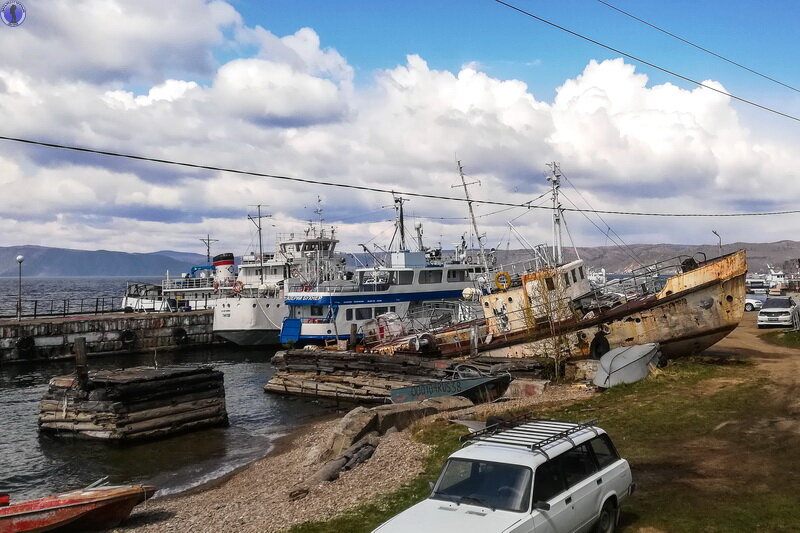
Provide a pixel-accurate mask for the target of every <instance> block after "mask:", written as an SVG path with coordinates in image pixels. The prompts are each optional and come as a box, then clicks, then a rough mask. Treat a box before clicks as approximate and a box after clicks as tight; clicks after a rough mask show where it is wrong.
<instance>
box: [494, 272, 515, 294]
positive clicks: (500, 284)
mask: <svg viewBox="0 0 800 533" xmlns="http://www.w3.org/2000/svg"><path fill="white" fill-rule="evenodd" d="M494 285H495V287H497V288H498V289H500V290H501V291H504V290H506V289H507V288H509V287H510V286H511V274H509V273H508V272H505V271H504V272H498V273H497V274H495V275H494Z"/></svg>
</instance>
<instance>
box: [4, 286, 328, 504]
mask: <svg viewBox="0 0 800 533" xmlns="http://www.w3.org/2000/svg"><path fill="white" fill-rule="evenodd" d="M8 281H9V280H8V278H6V279H4V280H0V295H3V294H7V293H8V291H7V290H6V289H7V287H8V286H9V283H8ZM11 281H12V283H10V286H12V287H14V288H16V280H11ZM26 284H27V285H28V286H29V287H30V288H31V291H33V292H35V293H36V294H41V295H50V294H58V295H59V296H60V297H63V298H81V297H83V296H84V295H86V293H87V292H88V293H90V294H98V293H101V294H108V295H109V296H110V295H119V294H121V292H122V291H124V287H125V280H124V279H121V278H71V279H70V278H66V279H57V280H46V279H31V280H27V281H26ZM273 354H274V349H264V348H262V349H239V348H199V349H198V348H186V349H184V350H180V351H174V352H161V353H159V354H158V362H159V364H160V365H172V364H175V365H193V364H206V365H210V366H213V367H214V368H216V369H218V370H221V371H222V372H224V374H225V392H226V404H227V409H228V416H229V419H230V426H229V427H226V428H215V429H208V430H203V431H197V432H193V433H187V434H184V435H179V436H175V437H171V438H168V439H162V440H156V441H151V442H146V443H141V444H129V445H115V444H109V443H104V442H90V441H81V440H72V439H61V438H58V439H57V438H54V437H48V436H40V435H39V432H38V426H37V417H38V402H39V400H40V399H41V397H42V395H43V394H44V393H45V391H46V390H47V384H48V382H49V380H50V378H51V377H53V376H56V375H62V374H69V373H71V372H72V370H73V364H72V363H70V362H60V363H46V364H36V365H32V364H25V365H23V364H8V365H4V366H0V492H9V493H11V494H12V498H13V499H14V500H17V501H19V500H20V499H27V498H33V497H39V496H44V495H48V494H52V493H54V492H59V491H64V490H68V489H73V488H77V487H81V486H85V485H88V484H89V483H92V482H93V481H95V480H97V479H99V478H101V477H104V476H109V481H111V482H112V483H143V482H146V483H151V484H154V485H156V486H158V487H161V489H162V494H163V493H174V492H178V491H181V490H185V489H188V488H191V487H194V486H197V485H199V484H202V483H204V482H206V481H210V480H213V479H215V478H218V477H220V476H222V475H224V474H226V473H228V472H230V471H232V470H234V469H235V468H237V467H240V466H243V465H245V464H247V463H249V462H252V461H253V460H255V459H258V458H260V457H263V456H264V455H266V454H267V453H268V452H269V450H270V449H271V448H272V447H273V446H274V443H275V440H276V439H277V438H279V437H280V436H282V435H285V434H287V433H289V432H291V431H292V430H293V429H295V428H297V427H298V426H300V425H302V424H304V423H307V422H310V421H312V420H314V419H316V418H318V417H320V416H322V415H324V414H326V413H329V412H330V408H328V407H324V406H321V405H318V404H316V403H312V402H309V401H305V400H294V399H287V398H283V397H279V396H274V395H268V394H266V393H264V390H263V386H264V384H266V382H267V380H268V379H269V378H270V376H271V375H272V372H273V370H272V366H271V365H270V364H269V359H270V357H271V356H272V355H273ZM152 357H153V356H152V354H124V355H114V356H105V357H98V358H90V359H89V367H90V369H97V370H99V369H115V368H129V367H133V366H141V365H152V363H153V360H152Z"/></svg>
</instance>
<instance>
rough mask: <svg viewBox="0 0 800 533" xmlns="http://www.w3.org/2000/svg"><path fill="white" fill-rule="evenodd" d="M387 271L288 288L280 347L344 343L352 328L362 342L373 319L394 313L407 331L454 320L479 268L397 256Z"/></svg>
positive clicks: (362, 272) (411, 255) (414, 255)
mask: <svg viewBox="0 0 800 533" xmlns="http://www.w3.org/2000/svg"><path fill="white" fill-rule="evenodd" d="M390 258H391V266H383V265H381V266H375V267H371V268H359V269H357V270H356V271H355V275H354V276H353V278H352V279H350V280H331V281H323V282H320V283H315V284H309V283H308V282H302V283H300V282H294V281H289V282H288V288H287V290H286V306H287V308H288V317H287V318H285V319H284V321H283V327H282V329H281V337H280V340H281V342H282V343H295V344H303V343H314V342H322V341H332V340H337V339H347V338H349V336H350V330H351V327H352V325H353V324H355V325H356V328H357V332H358V333H357V334H358V336H359V337H363V336H364V334H365V328H366V327H369V326H373V325H375V324H376V321H375V320H374V319H375V318H377V317H378V316H381V315H384V314H387V313H394V314H395V316H399V317H401V318H402V319H403V320H404V322H405V323H406V324H407V325H410V326H412V327H414V328H415V329H416V328H427V327H430V326H432V325H433V326H435V325H443V324H446V323H448V322H449V321H451V320H453V319H455V320H459V319H461V318H463V317H459V316H457V315H458V313H459V311H460V310H461V309H463V302H460V299H461V296H462V292H463V290H464V289H465V288H467V287H474V286H475V282H476V278H477V277H478V276H480V275H481V274H480V273H481V272H482V271H483V268H482V267H480V266H478V265H474V264H469V263H467V262H462V261H458V260H456V261H453V262H443V261H439V260H437V254H432V253H430V252H429V253H427V254H426V253H425V252H422V251H420V252H411V251H407V250H401V251H398V252H392V253H391V254H390Z"/></svg>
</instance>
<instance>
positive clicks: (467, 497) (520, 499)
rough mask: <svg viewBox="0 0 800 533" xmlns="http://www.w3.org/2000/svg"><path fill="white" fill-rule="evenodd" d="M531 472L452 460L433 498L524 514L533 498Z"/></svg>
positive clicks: (514, 467)
mask: <svg viewBox="0 0 800 533" xmlns="http://www.w3.org/2000/svg"><path fill="white" fill-rule="evenodd" d="M531 477H532V474H531V469H530V468H527V467H525V466H519V465H511V464H504V463H491V462H488V461H473V460H469V459H450V460H449V461H448V462H447V464H446V465H445V467H444V470H443V471H442V475H441V477H440V478H439V483H438V484H437V485H436V488H435V490H434V492H433V494H432V495H431V497H432V498H435V499H439V500H448V501H453V502H456V503H459V504H461V503H469V504H475V505H481V506H485V507H491V508H492V509H503V510H506V511H516V512H522V511H527V510H528V504H529V503H530V499H531Z"/></svg>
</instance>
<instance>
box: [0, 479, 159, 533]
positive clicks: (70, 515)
mask: <svg viewBox="0 0 800 533" xmlns="http://www.w3.org/2000/svg"><path fill="white" fill-rule="evenodd" d="M155 490H156V489H155V487H150V486H147V485H130V486H124V487H98V488H93V489H84V490H78V491H73V492H67V493H64V494H58V495H56V496H50V497H48V498H41V499H38V500H31V501H27V502H22V503H18V504H15V505H11V506H9V507H4V508H0V533H21V532H31V533H33V532H39V531H58V532H67V531H75V532H78V531H93V530H101V529H109V528H112V527H114V526H117V525H118V524H119V523H121V522H122V521H123V520H125V519H126V518H127V517H128V515H129V514H130V513H131V511H132V510H133V508H134V507H135V506H136V505H137V504H139V503H141V502H143V501H144V500H146V499H147V498H149V497H151V496H152V495H153V494H154V493H155Z"/></svg>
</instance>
